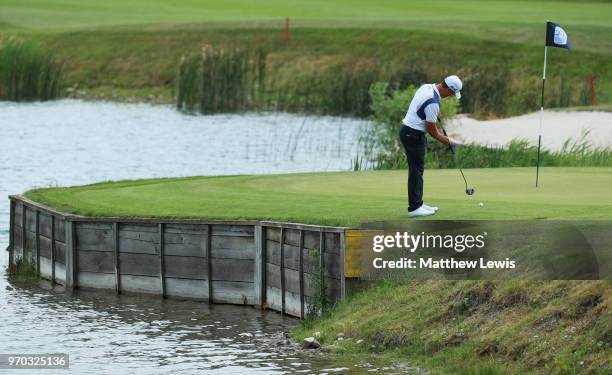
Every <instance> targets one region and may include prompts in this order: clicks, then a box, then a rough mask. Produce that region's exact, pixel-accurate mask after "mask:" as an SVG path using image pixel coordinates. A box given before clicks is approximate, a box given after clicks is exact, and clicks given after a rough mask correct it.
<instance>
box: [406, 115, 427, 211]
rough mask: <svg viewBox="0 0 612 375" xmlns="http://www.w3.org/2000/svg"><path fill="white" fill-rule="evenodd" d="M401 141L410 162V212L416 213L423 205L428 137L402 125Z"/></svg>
mask: <svg viewBox="0 0 612 375" xmlns="http://www.w3.org/2000/svg"><path fill="white" fill-rule="evenodd" d="M400 140H401V142H402V145H403V146H404V152H405V153H406V160H407V161H408V211H414V210H416V209H417V208H419V207H421V205H422V204H423V173H424V172H425V148H426V147H427V137H426V135H425V133H424V132H422V131H419V130H416V129H413V128H411V127H409V126H406V125H403V124H402V127H401V130H400Z"/></svg>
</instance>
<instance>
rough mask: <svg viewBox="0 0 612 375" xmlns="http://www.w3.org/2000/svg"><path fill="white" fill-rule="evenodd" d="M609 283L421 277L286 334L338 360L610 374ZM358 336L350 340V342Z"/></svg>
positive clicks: (447, 370) (366, 295)
mask: <svg viewBox="0 0 612 375" xmlns="http://www.w3.org/2000/svg"><path fill="white" fill-rule="evenodd" d="M610 286H611V285H610V282H609V281H550V282H537V281H531V282H530V281H493V282H480V281H419V282H406V283H398V284H393V283H387V284H383V285H381V286H378V287H375V288H371V289H369V290H366V291H365V292H362V293H359V294H356V295H354V296H351V297H350V298H349V299H348V300H347V301H345V302H344V303H342V304H340V305H339V306H337V307H336V308H334V309H333V310H332V312H331V313H330V314H329V315H328V316H326V317H324V318H322V319H320V320H317V321H307V322H305V324H303V325H302V326H301V327H300V328H298V329H296V330H295V331H294V332H293V336H294V337H295V338H296V339H298V340H302V339H303V338H305V337H308V336H312V335H314V332H317V331H318V332H320V333H321V340H322V341H323V343H324V344H325V345H334V341H335V338H336V336H337V334H338V333H339V332H342V333H344V334H345V338H349V340H345V341H343V342H341V343H336V344H335V346H332V348H334V352H335V353H337V355H336V356H335V359H336V361H338V362H339V363H342V362H360V361H363V362H371V361H373V360H377V361H380V362H383V363H384V362H385V361H387V362H394V361H398V362H410V363H412V364H415V363H416V364H418V365H420V366H423V367H426V368H430V369H432V370H433V372H434V373H443V374H498V373H504V374H519V373H537V374H609V373H610V372H611V371H612V362H611V358H612V347H611V345H612V341H611V340H612V328H611V327H612V316H611V315H610V314H611V313H610V309H611V308H612V288H611V287H610ZM360 339H361V340H364V342H362V343H360V344H356V341H357V340H360Z"/></svg>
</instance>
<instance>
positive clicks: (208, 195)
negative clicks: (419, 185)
mask: <svg viewBox="0 0 612 375" xmlns="http://www.w3.org/2000/svg"><path fill="white" fill-rule="evenodd" d="M465 174H466V176H467V178H468V181H469V183H470V187H474V188H475V189H476V194H475V195H473V196H467V195H465V193H464V189H465V187H464V185H463V181H462V180H461V176H460V174H459V171H457V170H454V169H441V170H426V171H425V202H426V203H427V204H429V205H435V206H439V207H440V210H439V212H438V213H437V214H436V215H434V216H433V217H431V219H438V220H441V219H448V220H464V219H483V220H484V219H496V220H504V219H609V218H612V188H611V186H612V168H542V169H541V170H540V187H539V188H535V187H534V180H535V169H533V168H498V169H467V170H465ZM406 176H407V172H406V171H367V172H334V173H300V174H284V175H248V176H220V177H187V178H167V179H150V180H129V181H118V182H104V183H97V184H93V185H86V186H76V187H68V188H43V189H35V190H30V191H28V192H26V193H25V195H26V197H28V198H30V199H32V200H34V201H37V202H40V203H43V204H46V205H48V206H51V207H55V208H57V209H60V210H63V211H66V212H70V213H75V214H80V215H86V216H116V217H157V218H200V219H210V220H242V219H244V220H276V221H288V222H300V223H310V224H321V225H342V226H351V227H359V226H360V224H361V223H364V222H368V221H379V220H402V219H407V213H406ZM479 202H483V203H484V207H479V205H478V203H479Z"/></svg>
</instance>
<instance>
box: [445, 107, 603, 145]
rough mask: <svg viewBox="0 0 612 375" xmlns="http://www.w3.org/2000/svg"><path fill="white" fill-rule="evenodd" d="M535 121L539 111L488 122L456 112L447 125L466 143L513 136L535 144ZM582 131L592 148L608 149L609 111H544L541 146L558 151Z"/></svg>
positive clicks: (495, 141) (494, 142)
mask: <svg viewBox="0 0 612 375" xmlns="http://www.w3.org/2000/svg"><path fill="white" fill-rule="evenodd" d="M539 123H540V113H539V112H535V113H530V114H528V115H523V116H518V117H511V118H506V119H501V120H491V121H478V120H476V119H473V118H471V117H469V116H466V115H459V116H457V117H456V118H455V119H453V120H452V121H451V123H450V124H449V126H448V128H449V130H450V133H452V134H456V135H457V136H458V137H459V138H461V139H463V140H464V141H465V142H467V143H477V144H483V145H485V144H488V145H495V146H505V145H507V144H508V143H510V141H512V140H513V139H525V140H527V141H528V142H529V143H531V144H534V145H537V144H538V128H539ZM585 131H588V132H589V133H588V135H587V136H586V140H587V141H588V142H590V143H591V144H592V145H593V146H594V147H605V148H612V113H610V112H579V111H575V112H564V111H560V112H557V111H544V117H543V122H542V146H543V147H544V148H546V149H548V150H552V151H558V150H560V149H561V147H562V145H563V142H565V141H566V140H567V139H571V140H572V141H580V139H581V137H582V134H583V133H584V132H585Z"/></svg>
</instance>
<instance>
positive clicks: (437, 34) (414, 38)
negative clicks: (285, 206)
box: [0, 0, 612, 118]
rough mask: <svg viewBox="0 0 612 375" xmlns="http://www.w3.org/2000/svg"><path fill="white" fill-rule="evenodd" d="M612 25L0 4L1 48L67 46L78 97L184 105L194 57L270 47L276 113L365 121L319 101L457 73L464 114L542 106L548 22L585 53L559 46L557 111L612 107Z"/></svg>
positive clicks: (553, 65) (592, 15)
mask: <svg viewBox="0 0 612 375" xmlns="http://www.w3.org/2000/svg"><path fill="white" fill-rule="evenodd" d="M285 16H289V17H291V38H290V41H289V43H285V41H284V31H283V28H284V20H285ZM611 17H612V5H610V4H609V3H605V2H583V1H580V2H577V1H562V2H551V1H529V2H528V1H494V2H490V1H480V0H476V1H474V0H462V1H451V0H443V1H436V2H435V3H431V2H419V1H401V0H384V1H380V2H377V3H376V4H375V5H373V4H372V3H371V2H368V1H364V0H357V1H349V0H334V1H328V2H321V1H297V2H291V3H287V2H283V1H280V0H264V1H260V2H257V5H256V6H253V5H252V4H251V2H246V1H234V2H227V1H225V2H222V1H218V0H212V1H207V2H195V1H190V0H181V1H173V2H168V1H162V0H154V1H144V0H135V1H130V2H122V1H118V0H110V1H105V2H92V1H89V2H82V1H76V0H58V1H54V2H40V1H33V0H24V1H5V2H3V3H2V5H0V39H2V37H3V36H14V35H16V36H18V37H23V38H26V39H33V40H35V41H37V42H39V43H40V45H41V46H43V47H45V48H47V49H49V50H50V51H53V52H54V54H55V57H56V58H57V59H58V60H59V61H62V62H63V63H64V64H65V70H64V73H65V79H64V80H63V82H64V83H65V85H66V87H67V88H69V89H70V90H69V91H66V92H67V94H68V95H70V96H71V97H77V98H84V99H102V100H108V99H110V100H115V101H147V102H155V103H173V98H174V96H175V90H176V83H177V79H176V72H177V65H178V63H179V61H180V60H181V58H182V57H183V56H185V55H190V54H194V53H195V54H198V53H200V51H201V48H202V46H204V45H212V46H214V47H218V48H223V49H226V50H228V49H231V48H235V47H239V48H241V49H247V50H257V49H260V48H261V49H264V50H265V51H267V52H268V60H267V66H266V70H267V73H266V79H265V80H264V81H265V87H266V92H267V97H268V98H269V99H270V100H271V101H272V103H271V104H270V105H272V104H273V103H274V102H276V101H277V100H280V99H283V100H284V99H287V98H291V99H292V100H294V101H295V103H302V102H304V103H310V104H309V105H312V108H307V109H301V108H300V107H299V106H298V105H297V104H295V103H294V106H295V108H293V109H290V110H291V111H298V112H299V111H302V110H304V111H306V112H309V113H327V114H338V113H340V114H342V115H357V116H364V115H367V113H365V112H367V106H365V105H364V107H365V108H366V110H365V111H363V110H360V111H354V110H350V109H346V108H338V106H332V107H333V110H330V109H329V108H328V107H329V106H327V105H323V104H320V103H319V102H318V101H317V100H315V99H318V100H319V101H320V100H322V99H321V98H336V99H337V100H338V103H344V102H346V103H354V102H355V100H354V99H351V97H350V96H345V95H347V94H340V95H338V93H342V90H345V89H346V88H345V86H346V85H351V84H358V83H359V82H361V83H362V84H363V85H358V86H357V87H358V88H357V89H352V90H346V91H347V92H360V93H363V94H364V95H366V94H367V90H365V89H364V88H363V87H367V85H369V84H370V83H371V82H369V81H368V77H370V75H372V77H373V76H376V79H377V80H380V81H388V82H391V83H392V84H397V85H399V86H400V87H405V86H406V85H408V84H416V85H418V84H421V83H423V82H433V81H435V80H438V79H440V77H443V76H446V75H448V74H449V73H451V72H452V73H455V74H458V75H459V76H461V77H462V79H464V84H465V88H464V96H463V99H462V108H461V111H462V112H467V113H472V114H474V115H475V116H476V117H478V118H495V117H507V116H513V115H517V114H523V113H527V112H530V111H532V110H534V109H535V108H537V105H538V103H539V95H540V81H541V74H542V58H543V49H542V43H543V39H544V26H545V21H546V20H547V19H551V20H554V21H556V22H558V23H560V24H561V25H563V26H564V27H565V29H566V31H567V32H568V34H569V35H570V37H571V40H572V48H573V49H572V50H571V51H570V52H568V51H567V50H561V49H556V48H553V49H549V51H548V54H549V55H548V67H547V70H548V72H549V80H548V81H547V86H546V98H545V107H546V108H553V107H568V106H582V105H586V104H588V103H589V99H590V96H589V95H590V94H589V86H588V77H590V76H595V77H596V81H595V94H596V100H597V102H598V103H604V104H605V103H610V102H612V96H611V93H612V90H611V85H612V82H611V81H610V78H609V77H610V76H609V74H608V72H609V71H610V70H611V66H612V63H611V61H612V60H611V59H610V53H612V39H610V38H609V37H608V36H609V35H610V30H611V26H610V22H609V19H610V18H611ZM508 77H509V78H508ZM319 81H320V82H319ZM321 82H323V83H325V84H323V83H321ZM364 82H365V83H364ZM328 83H329V84H328ZM296 87H299V88H301V87H309V88H312V92H307V93H305V92H303V91H304V90H297V91H294V90H295V88H296ZM327 90H331V91H327ZM285 96H286V97H285ZM287 100H288V99H287ZM317 103H319V104H317ZM274 108H277V107H275V106H273V107H272V109H271V108H270V107H268V106H261V104H260V105H255V107H254V108H253V110H274Z"/></svg>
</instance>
